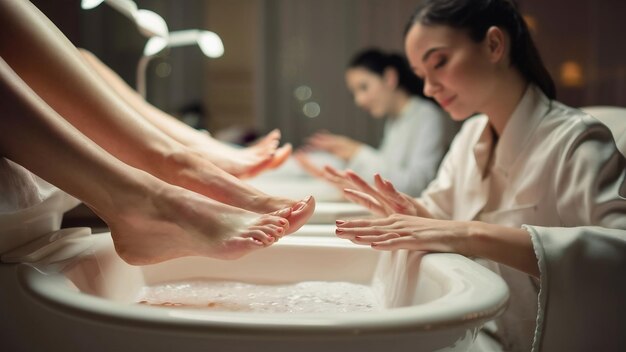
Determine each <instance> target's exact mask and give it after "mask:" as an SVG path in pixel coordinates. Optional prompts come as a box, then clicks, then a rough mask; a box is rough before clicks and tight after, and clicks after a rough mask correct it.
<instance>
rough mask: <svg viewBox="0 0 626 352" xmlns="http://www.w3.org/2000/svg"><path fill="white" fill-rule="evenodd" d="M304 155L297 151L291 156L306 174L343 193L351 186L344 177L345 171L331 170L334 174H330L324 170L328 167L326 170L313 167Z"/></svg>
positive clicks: (304, 153) (302, 152)
mask: <svg viewBox="0 0 626 352" xmlns="http://www.w3.org/2000/svg"><path fill="white" fill-rule="evenodd" d="M306 154H307V153H306V152H304V151H301V150H299V151H297V152H295V153H294V154H293V156H294V159H295V160H296V161H297V162H298V164H300V166H301V167H302V168H303V169H304V170H305V171H306V172H308V173H309V174H311V176H313V177H317V178H319V179H322V180H324V181H327V182H328V183H330V184H331V185H333V186H335V187H337V188H338V189H339V190H340V191H343V190H344V189H345V188H347V187H351V186H352V184H351V183H350V181H349V180H348V178H347V176H346V175H345V171H338V170H335V169H332V168H331V169H332V170H334V173H333V174H331V173H329V172H328V171H327V170H326V168H330V166H327V167H326V168H320V167H318V166H317V165H315V164H314V163H313V162H312V161H311V159H309V157H308V156H307V155H306ZM337 175H341V176H337Z"/></svg>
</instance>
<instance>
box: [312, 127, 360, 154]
mask: <svg viewBox="0 0 626 352" xmlns="http://www.w3.org/2000/svg"><path fill="white" fill-rule="evenodd" d="M360 147H361V143H359V142H357V141H355V140H353V139H351V138H348V137H345V136H340V135H336V134H332V133H329V132H327V131H321V132H317V133H315V134H314V135H313V136H311V137H309V138H308V139H307V145H306V146H305V150H322V151H325V152H328V153H331V154H334V155H335V156H337V157H338V158H340V159H342V160H344V161H349V160H350V159H351V158H352V157H353V156H354V155H355V154H356V152H357V151H358V150H359V148H360Z"/></svg>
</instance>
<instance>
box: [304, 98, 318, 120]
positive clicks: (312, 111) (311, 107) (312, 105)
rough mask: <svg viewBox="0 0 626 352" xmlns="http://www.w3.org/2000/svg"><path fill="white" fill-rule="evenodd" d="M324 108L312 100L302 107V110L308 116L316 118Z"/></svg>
mask: <svg viewBox="0 0 626 352" xmlns="http://www.w3.org/2000/svg"><path fill="white" fill-rule="evenodd" d="M321 111H322V109H321V108H320V104H318V103H316V102H314V101H310V102H308V103H306V104H304V106H303V107H302V112H303V113H304V115H305V116H306V117H310V118H314V117H318V116H319V114H320V112H321Z"/></svg>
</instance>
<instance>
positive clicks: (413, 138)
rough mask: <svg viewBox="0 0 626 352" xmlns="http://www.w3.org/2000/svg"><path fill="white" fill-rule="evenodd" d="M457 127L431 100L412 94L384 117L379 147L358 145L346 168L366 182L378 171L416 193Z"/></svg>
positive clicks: (433, 170)
mask: <svg viewBox="0 0 626 352" xmlns="http://www.w3.org/2000/svg"><path fill="white" fill-rule="evenodd" d="M458 130H459V124H458V123H456V122H454V121H452V119H450V117H449V116H447V115H446V114H445V113H444V112H443V111H441V109H439V108H438V107H437V106H436V105H435V104H434V103H432V102H431V101H429V100H425V99H421V98H417V97H413V98H411V100H409V102H408V103H407V105H406V106H405V107H404V109H403V110H402V113H400V115H399V116H397V117H395V118H388V119H387V122H386V123H385V131H384V134H383V139H382V141H381V144H380V148H379V149H374V148H372V147H370V146H368V145H364V146H362V147H361V148H360V149H359V151H358V152H357V153H356V154H355V155H354V156H353V157H352V158H351V159H350V161H349V162H348V164H347V166H346V168H349V169H351V170H353V171H354V172H356V173H357V174H358V175H359V176H361V177H363V178H364V179H366V180H368V181H371V180H372V176H373V175H374V174H375V173H380V174H381V175H382V176H383V177H385V178H387V179H389V180H390V181H391V182H392V183H393V184H394V185H395V186H396V188H397V189H398V190H399V191H401V192H404V193H406V194H409V195H412V196H418V195H419V194H420V193H421V192H422V191H423V190H424V188H426V186H428V184H429V183H430V181H432V179H433V178H435V174H436V173H437V169H438V168H439V164H440V162H441V159H443V157H444V155H445V154H446V152H447V151H448V147H449V146H450V142H452V139H453V138H454V136H455V135H456V133H457V132H458Z"/></svg>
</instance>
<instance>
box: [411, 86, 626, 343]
mask: <svg viewBox="0 0 626 352" xmlns="http://www.w3.org/2000/svg"><path fill="white" fill-rule="evenodd" d="M493 144H494V141H493V132H492V131H491V128H490V127H489V125H488V121H487V117H486V116H484V115H481V116H476V117H473V118H471V119H469V120H468V121H466V122H465V124H464V126H463V128H462V130H461V132H459V135H458V136H457V137H456V139H455V140H454V142H453V143H452V146H451V147H450V152H449V153H448V154H447V155H446V157H445V158H444V161H443V162H442V165H441V168H440V169H439V172H438V174H437V177H436V179H435V180H434V181H433V182H432V183H431V184H430V185H429V187H428V188H427V189H426V190H425V191H424V193H423V194H422V197H421V198H420V199H419V201H420V202H421V203H422V204H423V205H424V206H425V207H426V208H427V209H428V210H429V211H430V212H431V214H433V216H434V217H435V218H439V219H451V220H465V221H469V220H480V221H484V222H488V223H495V224H501V225H505V226H511V227H521V226H522V225H524V224H528V225H538V226H547V227H574V226H588V225H593V226H602V227H606V228H614V229H626V199H625V198H624V196H625V195H626V161H625V160H624V157H623V156H622V155H621V154H620V153H619V152H618V151H617V149H616V147H615V143H614V140H613V136H612V135H611V132H610V131H609V129H608V128H607V127H606V126H604V125H603V124H601V123H600V122H599V121H597V120H596V119H595V118H593V117H591V116H589V115H587V114H585V113H583V112H582V111H580V110H577V109H573V108H570V107H567V106H564V105H563V104H560V103H558V102H555V101H550V100H549V99H548V98H547V97H546V96H545V95H544V94H543V93H542V92H541V91H540V90H539V89H538V88H537V87H535V86H532V85H531V86H529V88H528V89H527V91H526V92H525V94H524V96H523V98H522V100H521V101H520V103H519V104H518V106H517V108H516V109H515V111H514V112H513V114H512V116H511V118H510V120H509V122H508V124H507V126H506V128H505V130H504V131H503V133H502V135H501V136H500V139H499V141H498V143H497V144H496V146H495V148H493ZM494 267H495V270H496V271H499V272H500V273H501V275H502V276H503V277H504V279H505V280H506V281H507V283H508V285H509V287H510V288H511V300H510V304H509V308H508V309H507V311H506V312H505V313H504V315H503V316H502V317H501V319H499V320H498V332H497V334H498V336H499V337H501V339H502V343H503V346H504V348H505V350H507V351H508V350H510V351H524V352H528V351H530V350H531V344H532V337H533V334H534V329H535V319H536V312H537V293H538V289H539V282H536V281H535V280H533V279H531V278H530V277H529V276H527V275H525V274H523V273H521V272H519V271H516V270H514V269H511V268H509V267H506V266H503V265H497V266H496V265H494ZM580 284H583V283H580ZM546 324H547V325H549V324H551V323H550V322H546ZM589 328H601V327H592V326H590V327H589Z"/></svg>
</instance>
